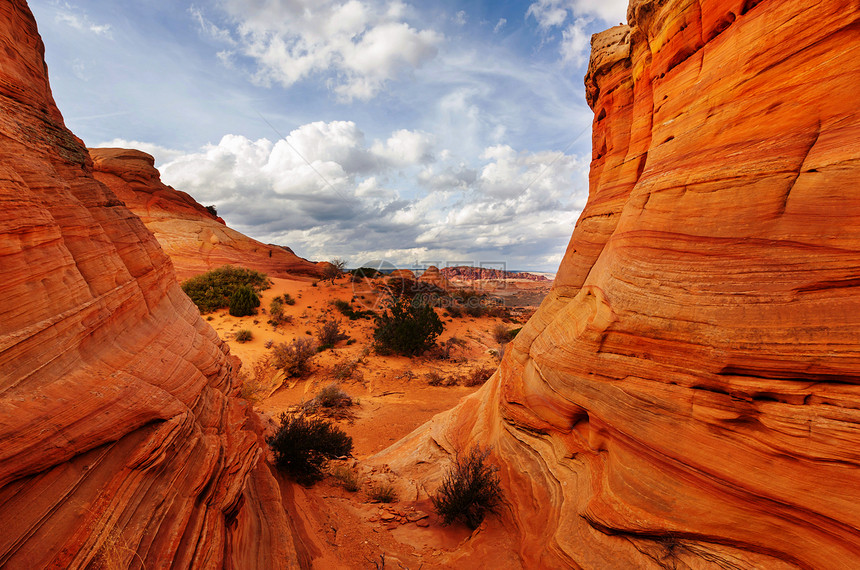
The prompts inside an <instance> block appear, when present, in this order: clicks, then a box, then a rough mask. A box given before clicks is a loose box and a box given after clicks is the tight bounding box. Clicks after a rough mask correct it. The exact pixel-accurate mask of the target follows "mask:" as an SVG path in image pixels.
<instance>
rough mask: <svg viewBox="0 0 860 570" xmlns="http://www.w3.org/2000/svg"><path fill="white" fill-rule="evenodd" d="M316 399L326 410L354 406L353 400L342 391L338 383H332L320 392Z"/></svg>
mask: <svg viewBox="0 0 860 570" xmlns="http://www.w3.org/2000/svg"><path fill="white" fill-rule="evenodd" d="M315 399H316V401H317V402H318V403H319V405H320V406H322V407H324V408H338V407H341V406H351V405H352V398H350V397H349V396H348V395H347V393H346V392H344V391H343V390H342V389H341V387H340V386H339V385H338V384H337V382H332V383H331V384H329V385H328V386H326V387H324V388H323V389H322V390H320V391H319V394H317V395H316V398H315Z"/></svg>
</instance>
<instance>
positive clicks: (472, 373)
mask: <svg viewBox="0 0 860 570" xmlns="http://www.w3.org/2000/svg"><path fill="white" fill-rule="evenodd" d="M495 371H496V369H495V368H493V367H492V366H475V367H474V368H472V369H471V370H469V372H467V373H466V374H465V375H464V376H463V386H469V387H472V386H480V385H481V384H483V383H484V382H486V381H487V380H489V379H490V376H492V375H493V373H494V372H495Z"/></svg>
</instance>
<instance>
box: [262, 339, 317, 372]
mask: <svg viewBox="0 0 860 570" xmlns="http://www.w3.org/2000/svg"><path fill="white" fill-rule="evenodd" d="M316 352H317V349H316V346H315V345H314V342H313V341H312V340H311V339H309V338H297V339H295V340H294V341H293V342H291V343H290V344H287V343H285V342H281V343H278V344H276V345H275V346H274V347H272V364H273V365H274V366H275V368H278V369H281V370H284V371H285V372H286V373H287V375H288V376H304V375H305V374H306V373H307V371H308V366H309V364H310V359H311V357H313V355H314V354H316Z"/></svg>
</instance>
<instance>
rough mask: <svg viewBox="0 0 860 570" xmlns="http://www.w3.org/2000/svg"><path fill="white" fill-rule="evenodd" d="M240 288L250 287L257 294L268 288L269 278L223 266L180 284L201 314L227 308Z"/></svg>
mask: <svg viewBox="0 0 860 570" xmlns="http://www.w3.org/2000/svg"><path fill="white" fill-rule="evenodd" d="M240 287H250V288H251V289H252V290H253V291H254V292H255V293H259V292H260V291H262V290H264V289H268V288H269V287H270V283H269V278H268V277H267V276H266V275H265V274H263V273H260V272H258V271H254V270H252V269H243V268H241V267H232V266H230V265H225V266H224V267H219V268H218V269H213V270H212V271H209V272H207V273H204V274H202V275H197V276H196V277H192V278H191V279H188V280H187V281H184V282H183V283H182V290H183V291H185V294H186V295H188V296H189V297H190V298H191V300H192V301H193V302H194V304H195V305H197V308H198V309H200V312H201V313H211V312H212V311H217V310H218V309H224V308H227V307H229V306H230V299H231V298H232V296H233V293H234V292H235V291H236V290H237V289H239V288H240ZM258 306H259V305H258Z"/></svg>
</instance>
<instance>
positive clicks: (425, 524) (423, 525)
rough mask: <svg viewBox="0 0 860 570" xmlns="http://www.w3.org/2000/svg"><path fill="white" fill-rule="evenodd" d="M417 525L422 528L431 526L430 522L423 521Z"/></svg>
mask: <svg viewBox="0 0 860 570" xmlns="http://www.w3.org/2000/svg"><path fill="white" fill-rule="evenodd" d="M415 524H416V525H418V526H420V527H423V528H427V527H428V526H430V521H428V520H424V519H421V520H420V521H418V522H416V523H415ZM433 554H436V553H435V552H434V553H433Z"/></svg>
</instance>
